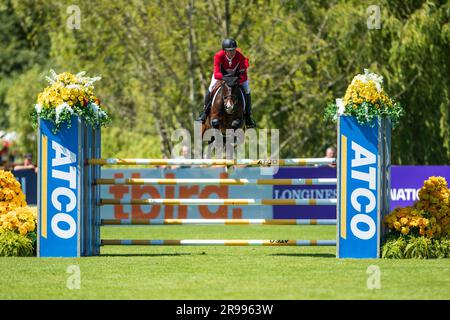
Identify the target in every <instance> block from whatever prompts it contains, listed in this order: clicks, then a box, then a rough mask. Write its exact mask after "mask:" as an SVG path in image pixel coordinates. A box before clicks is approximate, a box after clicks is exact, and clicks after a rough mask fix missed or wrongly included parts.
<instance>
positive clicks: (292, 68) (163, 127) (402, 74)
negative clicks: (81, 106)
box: [0, 0, 450, 164]
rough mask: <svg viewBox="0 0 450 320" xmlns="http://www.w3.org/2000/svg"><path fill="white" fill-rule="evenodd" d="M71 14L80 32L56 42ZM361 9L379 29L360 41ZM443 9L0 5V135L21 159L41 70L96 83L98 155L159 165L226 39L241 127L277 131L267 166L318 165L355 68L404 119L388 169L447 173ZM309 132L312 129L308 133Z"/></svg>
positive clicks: (28, 143) (187, 2)
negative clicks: (245, 94) (102, 113)
mask: <svg viewBox="0 0 450 320" xmlns="http://www.w3.org/2000/svg"><path fill="white" fill-rule="evenodd" d="M73 5H76V6H77V8H79V13H80V15H79V17H80V28H79V29H77V28H69V27H68V25H71V23H73V22H74V21H75V20H74V19H76V15H77V11H73V10H72V8H73V7H71V6H73ZM370 5H378V6H379V7H380V8H381V28H380V29H369V28H368V27H367V22H368V19H370V15H371V13H370V12H368V11H367V8H368V7H369V6H370ZM449 18H450V1H421V0H405V1H394V0H380V1H373V0H370V1H354V0H342V1H325V0H323V1H320V0H311V1H296V0H277V1H275V0H240V1H238V0H225V1H224V0H209V1H198V0H165V1H158V0H149V1H139V0H130V1H110V0H95V1H87V0H79V1H72V0H71V1H65V0H60V1H56V0H54V1H47V0H2V1H1V2H0V40H1V41H0V110H1V112H0V129H2V130H4V129H9V130H15V131H17V132H18V133H19V139H20V142H19V143H18V144H17V145H16V147H17V148H19V149H20V151H21V152H35V150H36V141H35V133H34V131H33V129H32V128H31V123H30V120H29V118H28V116H27V115H28V113H29V111H30V108H32V106H33V105H34V103H35V100H36V97H37V94H38V93H39V92H40V91H41V90H42V89H43V88H44V86H45V85H46V82H45V80H44V76H45V75H47V72H48V70H49V69H50V68H54V69H55V70H56V71H57V72H63V71H69V72H73V73H76V72H79V71H82V70H85V71H87V72H88V74H89V75H91V76H95V75H101V76H102V78H103V79H102V80H101V81H100V82H98V83H97V86H96V92H97V94H98V96H99V97H100V98H101V99H102V101H103V103H104V104H105V105H106V106H107V112H108V113H109V114H111V115H112V117H113V125H112V127H111V128H108V129H106V130H103V131H102V135H103V155H104V156H105V157H110V156H128V157H130V154H131V155H133V157H162V156H164V155H165V156H169V155H170V150H171V147H172V145H173V144H174V143H176V142H172V141H171V139H170V135H171V132H172V131H173V130H174V129H176V128H180V127H183V128H187V129H189V130H191V131H192V129H193V119H194V117H195V116H196V115H197V114H198V113H199V111H200V110H201V108H202V104H203V95H204V92H205V90H206V88H207V86H208V84H209V81H210V78H211V72H212V62H213V61H212V58H213V54H214V53H215V52H216V51H217V50H219V49H220V43H221V41H222V39H223V38H224V37H226V36H231V37H234V38H235V39H236V40H237V41H238V44H239V46H240V47H241V48H242V51H243V53H244V54H245V55H247V56H248V57H249V59H250V66H251V67H250V69H249V76H250V85H251V89H252V98H253V99H252V100H253V109H254V116H255V118H256V119H257V120H258V122H259V127H260V128H277V129H280V143H281V149H280V153H281V157H298V156H304V157H313V156H322V155H323V154H324V151H325V148H326V147H327V146H328V145H330V144H335V141H336V132H335V127H334V124H332V123H324V122H323V120H322V115H323V110H324V108H325V106H326V104H327V103H329V102H331V101H334V99H335V98H337V97H342V96H343V95H344V93H345V89H346V87H347V85H348V84H349V82H350V81H351V79H352V78H353V76H354V75H355V74H357V73H362V72H363V69H364V68H369V69H370V70H371V71H373V72H376V73H379V74H381V75H382V76H383V77H384V79H385V83H384V87H385V90H386V91H387V93H388V94H390V96H391V97H393V98H395V99H397V100H399V101H400V103H401V104H402V105H403V106H404V107H405V111H406V115H405V116H404V117H403V119H401V123H400V126H399V128H398V129H397V130H396V131H394V132H393V135H392V143H393V145H392V147H393V149H392V161H393V163H394V164H448V163H449V161H450V126H449V125H450V103H449V95H450V93H449V91H450V83H449V82H450V78H449V75H450V59H449V58H448V53H449V52H450V25H449ZM318 124H319V125H318Z"/></svg>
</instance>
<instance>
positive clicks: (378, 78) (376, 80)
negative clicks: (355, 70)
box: [352, 69, 383, 92]
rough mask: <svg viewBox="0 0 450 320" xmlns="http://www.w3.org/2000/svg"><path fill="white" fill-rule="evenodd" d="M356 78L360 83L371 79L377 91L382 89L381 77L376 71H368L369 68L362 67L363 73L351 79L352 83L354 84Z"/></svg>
mask: <svg viewBox="0 0 450 320" xmlns="http://www.w3.org/2000/svg"><path fill="white" fill-rule="evenodd" d="M356 80H359V81H361V82H362V83H367V82H369V81H373V82H374V83H375V87H376V88H377V91H378V92H381V90H382V84H383V77H382V76H380V75H378V74H376V73H372V72H369V69H364V74H358V75H356V76H355V77H354V78H353V80H352V84H354V83H355V81H356Z"/></svg>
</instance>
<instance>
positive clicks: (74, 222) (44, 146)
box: [38, 117, 80, 257]
mask: <svg viewBox="0 0 450 320" xmlns="http://www.w3.org/2000/svg"><path fill="white" fill-rule="evenodd" d="M52 129H53V125H52V124H51V123H50V122H48V121H44V120H40V125H39V148H40V153H39V154H40V159H39V163H40V166H41V168H40V176H39V193H40V195H41V197H40V199H41V200H40V203H39V217H38V219H39V220H40V223H39V230H38V255H39V256H40V257H76V256H79V255H80V254H79V252H80V247H79V237H80V230H79V225H80V217H79V209H80V208H79V206H80V192H79V189H80V183H79V178H80V175H79V167H80V163H79V159H80V152H79V149H78V146H79V145H80V144H79V141H78V137H79V130H80V129H79V126H78V120H77V118H75V117H73V118H72V123H71V127H70V128H67V127H66V126H63V127H62V128H61V131H60V132H59V133H58V134H56V135H55V134H53V133H52ZM62 132H63V133H64V134H62Z"/></svg>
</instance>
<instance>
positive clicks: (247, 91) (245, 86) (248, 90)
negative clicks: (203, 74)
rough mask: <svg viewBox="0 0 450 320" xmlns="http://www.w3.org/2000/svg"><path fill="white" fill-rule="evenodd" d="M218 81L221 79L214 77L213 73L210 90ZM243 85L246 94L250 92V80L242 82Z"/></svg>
mask: <svg viewBox="0 0 450 320" xmlns="http://www.w3.org/2000/svg"><path fill="white" fill-rule="evenodd" d="M217 81H219V80H217V79H216V78H214V74H213V75H212V77H211V83H210V84H209V88H208V90H209V92H211V90H212V89H213V88H214V86H215V85H216V83H217ZM241 86H242V87H243V88H244V91H245V93H246V94H249V93H250V86H249V85H248V80H246V81H245V82H244V83H243V84H241Z"/></svg>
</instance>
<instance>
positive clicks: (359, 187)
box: [337, 116, 383, 258]
mask: <svg viewBox="0 0 450 320" xmlns="http://www.w3.org/2000/svg"><path fill="white" fill-rule="evenodd" d="M339 121H340V124H339V126H338V127H339V132H338V144H339V148H338V150H339V155H338V159H339V163H338V177H339V178H338V181H339V182H340V183H339V185H338V188H339V189H340V190H339V192H338V195H339V198H338V208H337V209H338V240H339V241H338V248H337V256H338V257H339V258H378V257H379V245H380V225H381V211H380V209H381V203H382V199H380V198H381V185H380V178H381V177H380V174H381V172H382V171H383V170H381V165H382V163H381V162H380V154H382V150H380V149H379V148H380V144H379V141H380V140H379V139H380V134H381V131H380V125H379V123H378V121H377V120H375V121H377V122H376V123H375V125H374V126H368V125H364V126H362V125H360V124H359V123H358V122H357V121H356V119H355V118H353V117H346V116H343V117H340V120H339Z"/></svg>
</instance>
